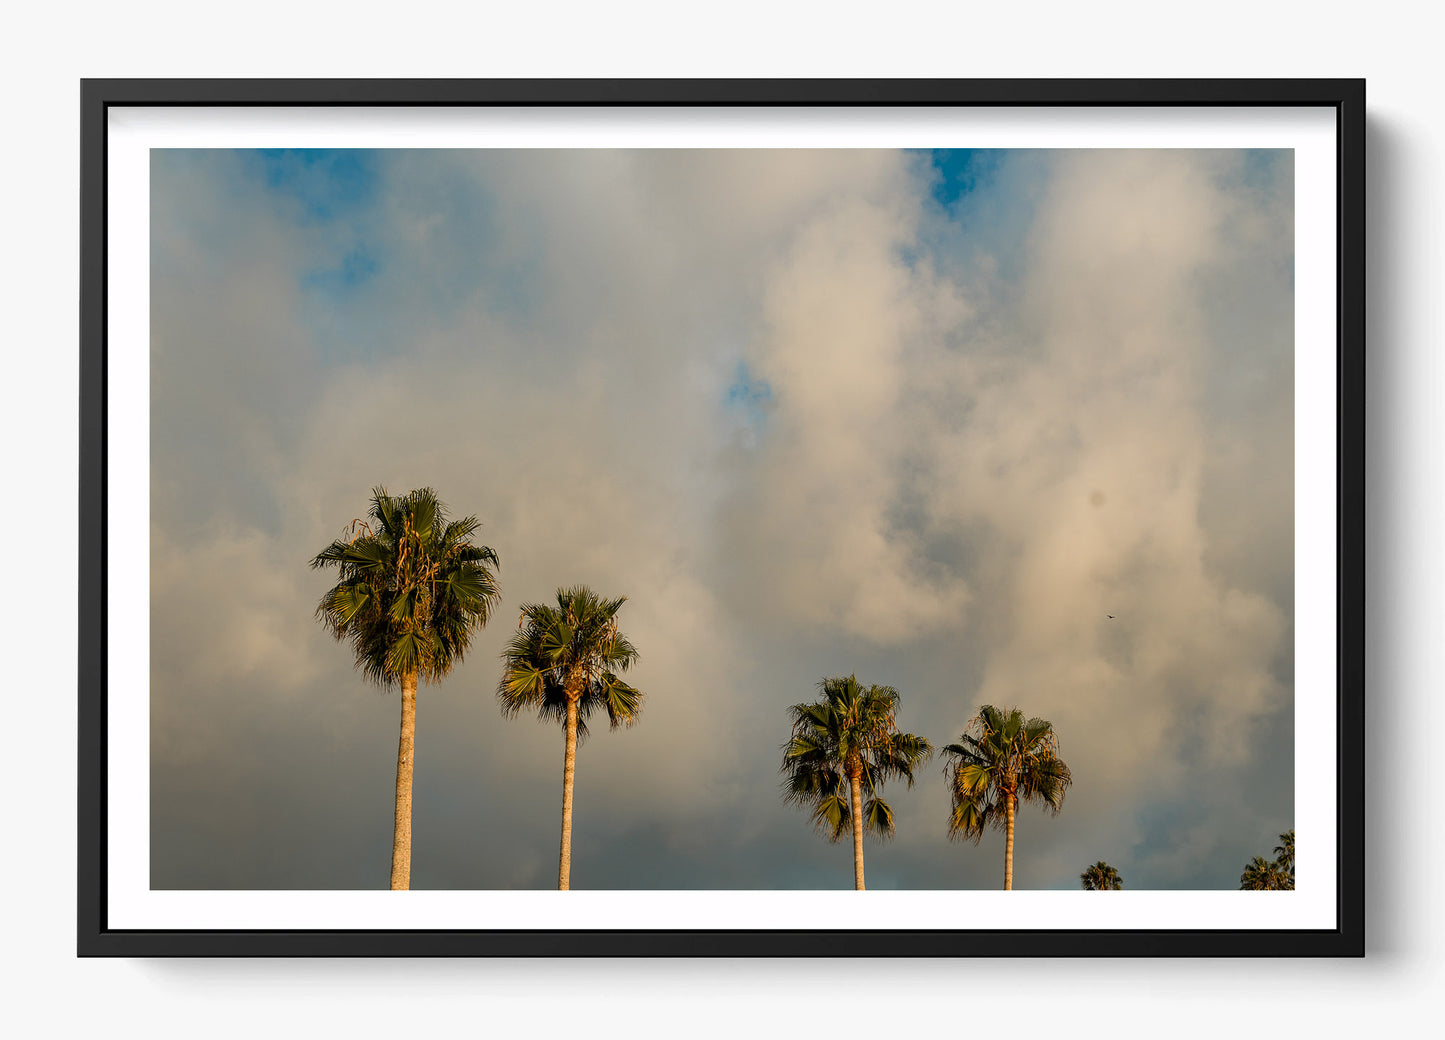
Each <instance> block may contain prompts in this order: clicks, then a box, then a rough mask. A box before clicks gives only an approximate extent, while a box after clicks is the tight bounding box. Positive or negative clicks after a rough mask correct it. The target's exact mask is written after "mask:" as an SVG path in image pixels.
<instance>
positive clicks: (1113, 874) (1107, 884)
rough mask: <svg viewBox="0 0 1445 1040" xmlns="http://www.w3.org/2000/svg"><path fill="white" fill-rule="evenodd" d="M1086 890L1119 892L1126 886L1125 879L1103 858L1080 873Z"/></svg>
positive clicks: (1080, 878)
mask: <svg viewBox="0 0 1445 1040" xmlns="http://www.w3.org/2000/svg"><path fill="white" fill-rule="evenodd" d="M1079 880H1080V881H1081V882H1083V885H1084V891H1085V892H1119V891H1122V890H1123V888H1124V879H1123V878H1121V877H1119V872H1118V871H1117V870H1115V869H1114V868H1113V867H1111V866H1109V864H1107V863H1105V862H1104V861H1103V860H1099V862H1097V863H1095V864H1094V865H1093V866H1092V867H1089V868H1088V869H1087V870H1085V871H1084V872H1083V873H1082V874H1080V875H1079Z"/></svg>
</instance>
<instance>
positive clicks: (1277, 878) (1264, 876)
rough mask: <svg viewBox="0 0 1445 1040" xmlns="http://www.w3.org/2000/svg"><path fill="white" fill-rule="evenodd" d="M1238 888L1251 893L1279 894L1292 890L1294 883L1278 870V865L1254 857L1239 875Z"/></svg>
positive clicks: (1259, 857) (1261, 857)
mask: <svg viewBox="0 0 1445 1040" xmlns="http://www.w3.org/2000/svg"><path fill="white" fill-rule="evenodd" d="M1239 887H1240V888H1241V889H1247V890H1249V891H1251V892H1280V891H1285V890H1287V889H1292V888H1294V883H1293V880H1292V879H1290V878H1287V877H1286V876H1285V874H1284V872H1283V871H1282V870H1280V869H1279V864H1278V863H1272V862H1270V861H1269V860H1267V859H1265V858H1264V857H1263V856H1255V857H1254V859H1252V860H1250V861H1249V863H1248V864H1246V865H1245V868H1244V873H1243V874H1241V875H1239Z"/></svg>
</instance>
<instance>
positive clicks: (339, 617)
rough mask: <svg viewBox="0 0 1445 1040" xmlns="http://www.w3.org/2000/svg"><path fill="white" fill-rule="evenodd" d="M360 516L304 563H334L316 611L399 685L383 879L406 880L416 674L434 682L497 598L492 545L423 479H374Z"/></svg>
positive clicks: (360, 660)
mask: <svg viewBox="0 0 1445 1040" xmlns="http://www.w3.org/2000/svg"><path fill="white" fill-rule="evenodd" d="M368 516H369V517H370V520H369V521H368V520H353V521H352V522H351V524H350V525H349V527H348V531H347V536H346V537H344V538H338V539H337V540H336V541H334V542H332V543H331V544H330V545H328V546H327V547H326V548H325V549H322V550H321V552H319V553H317V554H316V556H315V558H314V559H312V561H311V566H312V568H313V569H318V568H322V567H333V566H334V567H336V568H337V569H338V571H339V572H340V574H339V576H338V579H337V582H336V584H335V585H333V586H332V587H331V588H330V589H328V590H327V591H326V594H325V595H324V596H322V597H321V602H320V604H319V605H318V606H317V607H316V617H317V618H318V619H319V620H320V621H321V623H322V624H323V625H325V626H326V629H327V630H328V631H329V632H330V633H331V634H332V635H334V636H335V637H336V638H337V640H338V641H340V640H346V641H347V642H349V643H350V644H351V649H352V651H353V652H354V653H355V654H356V666H357V667H358V668H359V669H361V671H362V673H363V674H364V675H365V676H366V677H367V678H368V679H370V680H371V681H372V682H375V683H377V684H378V685H380V686H382V687H391V686H393V685H400V687H401V740H400V742H399V744H398V747H397V753H396V811H395V817H394V823H393V828H392V839H391V887H392V888H393V889H407V888H410V887H411V784H412V770H413V768H414V766H415V746H416V687H417V681H418V680H424V681H426V682H429V683H437V682H440V681H441V680H442V678H443V677H444V676H445V675H446V674H447V673H448V672H450V671H451V670H452V667H453V666H454V665H456V664H458V663H459V662H460V661H461V660H462V658H463V657H464V656H465V655H466V652H467V648H468V647H469V646H470V645H471V641H472V635H473V633H474V632H475V631H476V630H477V629H479V628H481V627H482V626H483V625H485V624H486V623H487V619H488V618H489V617H490V616H491V613H492V607H493V606H494V605H495V604H496V601H497V598H498V595H499V592H498V589H497V582H496V576H495V574H494V573H493V569H494V568H496V567H497V566H498V562H497V554H496V553H495V552H493V551H492V550H491V549H489V548H487V547H486V546H485V545H474V544H473V543H472V542H471V537H472V535H473V534H475V533H476V531H477V529H478V528H479V527H481V523H480V522H479V521H478V520H477V518H476V517H475V516H467V517H463V518H462V519H460V520H451V521H449V520H448V519H447V513H446V507H445V506H444V505H443V504H442V503H441V502H440V501H438V500H437V496H436V492H435V491H433V490H432V489H431V488H418V489H417V490H415V491H412V492H409V493H408V494H405V495H401V496H393V495H388V494H387V493H386V489H385V488H379V487H378V488H373V489H372V492H371V508H370V510H369V511H368Z"/></svg>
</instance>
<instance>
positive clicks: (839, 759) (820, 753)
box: [782, 675, 933, 891]
mask: <svg viewBox="0 0 1445 1040" xmlns="http://www.w3.org/2000/svg"><path fill="white" fill-rule="evenodd" d="M818 688H819V690H820V691H821V692H822V694H823V696H822V698H821V699H819V700H817V701H815V702H812V703H809V704H794V705H793V706H792V707H791V708H789V709H788V715H789V717H790V718H791V719H792V722H793V734H792V736H791V737H790V738H789V739H788V742H787V743H786V744H784V745H783V765H782V772H784V773H785V774H787V778H786V780H785V781H784V783H783V791H784V798H785V799H786V800H787V801H789V802H792V803H795V804H798V805H807V806H810V807H811V808H812V810H813V822H814V823H816V824H817V825H818V828H819V829H820V830H821V831H822V832H823V833H824V835H825V836H826V837H827V838H828V840H829V841H833V842H836V841H838V840H839V839H840V838H842V837H843V835H844V834H845V833H847V832H849V831H850V830H851V831H852V834H853V887H854V888H855V889H858V890H859V891H862V889H863V831H864V829H865V828H866V829H867V830H869V831H870V832H872V833H873V834H875V835H877V836H878V837H880V838H885V839H886V838H891V837H892V836H893V808H892V806H890V805H889V804H888V803H887V802H885V801H884V800H883V799H882V798H879V797H878V792H879V791H881V790H882V789H883V784H884V782H885V781H887V780H889V779H891V778H893V777H899V776H901V777H903V778H904V779H905V780H907V781H908V786H909V787H912V786H913V770H914V768H915V767H916V766H919V765H921V764H922V763H923V762H925V761H927V760H928V757H929V756H930V755H932V754H933V746H932V745H931V744H929V743H928V741H926V740H924V739H923V738H922V737H916V736H914V735H913V734H912V733H900V732H898V726H897V720H898V701H899V696H898V691H897V690H895V689H893V687H891V686H864V685H862V684H861V683H859V682H858V678H857V676H853V675H850V676H848V677H847V678H846V679H845V678H842V677H841V676H840V677H836V678H831V679H824V680H822V681H821V682H819V683H818ZM865 789H866V790H867V792H868V798H867V800H866V801H864V799H863V791H864V790H865Z"/></svg>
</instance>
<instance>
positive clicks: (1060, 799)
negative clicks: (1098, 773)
mask: <svg viewBox="0 0 1445 1040" xmlns="http://www.w3.org/2000/svg"><path fill="white" fill-rule="evenodd" d="M943 750H944V751H945V752H946V753H947V754H949V755H952V756H953V760H952V761H951V762H949V763H948V764H947V765H946V766H945V767H944V768H945V771H946V772H947V773H948V776H949V788H950V790H951V792H952V794H953V812H952V814H951V815H950V816H949V820H948V836H949V838H951V839H958V838H965V839H969V840H971V841H973V842H974V843H975V844H977V843H978V841H979V840H980V839H981V838H982V837H983V831H984V828H985V827H988V826H993V827H999V828H1002V829H1004V830H1005V831H1006V832H1007V834H1008V838H1007V841H1006V842H1005V844H1004V861H1003V862H1004V867H1003V887H1004V889H1005V890H1011V889H1012V888H1013V885H1014V817H1015V816H1016V815H1017V813H1018V806H1019V799H1020V798H1022V799H1023V800H1024V801H1029V802H1031V801H1041V802H1043V803H1044V806H1045V807H1046V808H1048V809H1050V810H1052V813H1053V815H1058V812H1059V810H1060V809H1061V808H1063V804H1064V793H1065V792H1066V791H1067V790H1068V788H1069V785H1070V784H1072V783H1073V777H1072V776H1071V775H1070V774H1069V767H1068V766H1067V765H1065V764H1064V760H1063V759H1061V758H1060V757H1059V739H1058V737H1057V735H1055V733H1054V727H1053V725H1052V724H1050V723H1049V722H1047V721H1045V720H1044V719H1026V718H1024V714H1023V712H1021V711H1019V709H1017V708H1009V709H1008V710H1007V711H1005V710H1002V709H1000V708H995V707H994V706H993V705H992V704H985V705H984V706H983V707H981V708H979V710H978V716H977V717H976V718H974V719H972V720H971V721H970V722H969V724H968V725H967V726H966V727H964V731H963V736H962V737H960V738H959V743H957V744H949V745H947V746H946V747H945V748H944V749H943Z"/></svg>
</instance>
